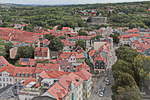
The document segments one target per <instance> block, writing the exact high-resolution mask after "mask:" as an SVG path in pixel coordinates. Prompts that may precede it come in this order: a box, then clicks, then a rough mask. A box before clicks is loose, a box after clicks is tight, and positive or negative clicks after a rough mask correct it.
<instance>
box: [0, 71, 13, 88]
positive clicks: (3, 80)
mask: <svg viewBox="0 0 150 100" xmlns="http://www.w3.org/2000/svg"><path fill="white" fill-rule="evenodd" d="M8 84H14V78H13V77H12V76H10V73H8V72H6V71H5V72H1V73H0V88H3V87H5V86H7V85H8Z"/></svg>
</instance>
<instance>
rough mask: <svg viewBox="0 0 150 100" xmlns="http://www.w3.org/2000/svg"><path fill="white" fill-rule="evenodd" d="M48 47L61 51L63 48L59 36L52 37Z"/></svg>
mask: <svg viewBox="0 0 150 100" xmlns="http://www.w3.org/2000/svg"><path fill="white" fill-rule="evenodd" d="M48 47H49V49H50V50H52V51H61V50H63V47H64V44H63V43H62V42H61V40H60V39H59V38H53V39H52V40H51V41H50V44H49V46H48Z"/></svg>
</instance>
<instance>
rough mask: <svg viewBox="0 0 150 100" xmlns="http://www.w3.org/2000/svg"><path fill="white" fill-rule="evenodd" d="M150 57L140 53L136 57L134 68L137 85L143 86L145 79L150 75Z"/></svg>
mask: <svg viewBox="0 0 150 100" xmlns="http://www.w3.org/2000/svg"><path fill="white" fill-rule="evenodd" d="M149 66H150V57H147V56H144V55H138V56H137V57H135V59H134V62H133V66H132V70H133V71H134V76H133V77H134V78H135V81H136V82H137V85H138V86H139V87H140V89H141V88H142V84H143V81H144V80H145V79H146V78H147V77H148V75H149V72H150V67H149Z"/></svg>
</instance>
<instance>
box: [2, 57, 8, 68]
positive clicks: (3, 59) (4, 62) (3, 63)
mask: <svg viewBox="0 0 150 100" xmlns="http://www.w3.org/2000/svg"><path fill="white" fill-rule="evenodd" d="M8 64H9V62H8V61H7V60H6V59H5V58H4V57H3V56H0V66H6V65H8Z"/></svg>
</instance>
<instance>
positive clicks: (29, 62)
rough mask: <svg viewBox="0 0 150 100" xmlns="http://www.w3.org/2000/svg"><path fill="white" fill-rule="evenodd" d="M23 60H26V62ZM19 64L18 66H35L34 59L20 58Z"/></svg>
mask: <svg viewBox="0 0 150 100" xmlns="http://www.w3.org/2000/svg"><path fill="white" fill-rule="evenodd" d="M25 59H27V61H26V60H25ZM19 64H20V65H35V64H36V61H35V59H30V58H20V60H19Z"/></svg>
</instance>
